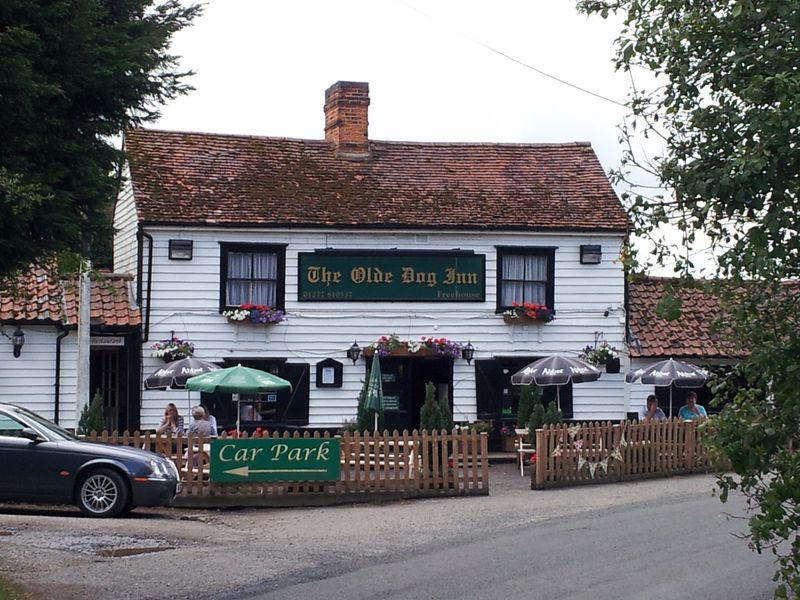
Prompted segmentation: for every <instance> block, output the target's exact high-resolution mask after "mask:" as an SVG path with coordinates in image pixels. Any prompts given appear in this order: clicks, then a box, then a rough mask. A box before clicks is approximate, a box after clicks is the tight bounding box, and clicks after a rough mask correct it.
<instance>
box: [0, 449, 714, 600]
mask: <svg viewBox="0 0 800 600" xmlns="http://www.w3.org/2000/svg"><path fill="white" fill-rule="evenodd" d="M713 489H714V477H713V476H711V475H692V476H685V477H674V478H670V479H652V480H645V481H638V482H631V483H621V484H607V485H596V486H581V487H574V488H563V489H557V490H549V491H531V489H530V480H529V479H528V478H522V477H520V476H519V471H518V470H517V469H516V468H515V465H513V464H496V465H492V467H491V471H490V495H489V496H481V497H467V498H443V499H425V500H409V501H403V502H396V503H387V504H366V505H364V504H359V505H352V506H349V505H348V506H336V507H329V508H302V509H297V508H292V509H286V508H281V509H245V510H194V509H192V510H190V509H169V508H163V509H139V510H136V511H134V512H133V513H131V515H130V516H129V517H128V518H123V519H110V520H96V519H87V518H83V517H81V516H79V513H78V511H77V509H76V510H73V509H71V508H68V507H64V508H60V509H58V510H49V509H41V508H35V509H34V508H31V507H23V506H14V505H2V504H0V537H2V541H0V544H2V553H1V554H0V570H2V571H3V572H4V573H5V574H6V575H7V576H8V577H9V578H10V579H12V580H14V581H16V582H18V583H19V584H20V585H21V586H22V587H23V588H24V589H25V590H27V591H29V592H30V593H31V596H32V598H36V599H49V598H59V599H61V600H71V599H76V600H77V599H80V600H85V599H86V598H112V597H113V598H120V599H122V598H135V599H145V598H153V599H155V598H160V599H164V598H193V599H202V598H218V597H224V596H226V595H229V594H235V593H236V592H237V591H242V590H247V589H253V588H257V587H258V586H259V584H261V583H263V582H266V581H269V580H272V579H274V578H282V577H287V576H291V574H292V573H293V572H295V571H297V570H298V569H300V568H305V569H308V568H316V567H319V568H320V569H324V568H325V566H326V564H329V563H331V562H332V561H336V562H339V561H341V560H342V559H346V560H352V561H355V562H358V561H359V560H362V559H364V558H370V557H371V558H374V557H382V556H389V555H394V554H396V553H404V552H409V551H411V550H413V549H414V548H415V547H420V546H425V545H430V544H442V543H446V544H449V545H452V544H456V543H458V541H459V540H467V539H471V538H474V537H476V536H483V535H487V534H490V535H502V534H503V532H504V531H510V530H513V529H516V528H519V527H526V526H531V525H535V523H537V522H540V521H542V520H545V519H549V518H554V517H559V516H564V515H569V514H575V513H580V512H585V511H593V510H602V509H604V508H606V507H609V506H620V505H625V504H629V503H638V502H642V501H648V500H652V501H654V502H669V501H674V500H677V499H679V498H680V497H681V496H685V495H689V494H692V495H696V494H698V493H707V494H709V495H710V494H711V493H712V491H713Z"/></svg>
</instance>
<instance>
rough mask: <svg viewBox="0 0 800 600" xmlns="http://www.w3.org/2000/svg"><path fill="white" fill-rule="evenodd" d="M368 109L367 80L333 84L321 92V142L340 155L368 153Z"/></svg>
mask: <svg viewBox="0 0 800 600" xmlns="http://www.w3.org/2000/svg"><path fill="white" fill-rule="evenodd" d="M368 112H369V84H368V83H359V82H354V81H338V82H336V83H334V84H333V85H332V86H331V87H329V88H328V89H327V90H326V91H325V141H326V142H333V144H334V146H335V147H336V151H337V152H338V153H340V154H350V155H367V154H369V136H368V134H367V128H368V119H367V116H368Z"/></svg>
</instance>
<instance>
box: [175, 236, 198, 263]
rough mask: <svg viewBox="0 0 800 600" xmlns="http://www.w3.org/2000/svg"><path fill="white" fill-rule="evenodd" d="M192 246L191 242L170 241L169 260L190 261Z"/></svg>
mask: <svg viewBox="0 0 800 600" xmlns="http://www.w3.org/2000/svg"><path fill="white" fill-rule="evenodd" d="M193 246H194V242H193V241H192V240H170V241H169V259H170V260H192V250H193Z"/></svg>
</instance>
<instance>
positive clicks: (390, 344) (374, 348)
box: [364, 334, 463, 358]
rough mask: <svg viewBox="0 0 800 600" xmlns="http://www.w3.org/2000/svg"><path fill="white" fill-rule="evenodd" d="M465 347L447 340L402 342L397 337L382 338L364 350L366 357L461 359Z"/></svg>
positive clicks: (422, 338)
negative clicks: (441, 357) (442, 357)
mask: <svg viewBox="0 0 800 600" xmlns="http://www.w3.org/2000/svg"><path fill="white" fill-rule="evenodd" d="M462 350H463V345H462V344H461V343H460V342H454V341H452V340H448V339H447V338H433V337H424V336H423V337H421V338H420V341H418V342H415V341H412V340H401V339H400V338H398V337H397V336H396V335H394V334H392V335H390V336H385V335H384V336H381V337H380V338H378V340H377V341H376V342H374V343H373V344H371V345H369V346H367V347H366V348H364V356H372V355H373V354H375V353H376V352H377V353H378V356H380V357H382V358H383V357H385V356H416V357H421V356H445V357H449V358H461V352H462Z"/></svg>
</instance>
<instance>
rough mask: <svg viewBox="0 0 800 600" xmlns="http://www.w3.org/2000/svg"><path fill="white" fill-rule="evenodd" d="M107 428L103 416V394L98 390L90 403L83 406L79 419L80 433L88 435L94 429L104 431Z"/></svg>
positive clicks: (98, 431)
mask: <svg viewBox="0 0 800 600" xmlns="http://www.w3.org/2000/svg"><path fill="white" fill-rule="evenodd" d="M105 428H106V426H105V418H104V417H103V394H101V393H100V390H97V391H96V392H95V394H94V397H93V398H92V401H91V402H90V403H89V404H85V405H84V406H83V410H82V411H81V417H80V419H79V420H78V433H80V434H82V435H88V434H90V433H92V432H93V431H94V432H96V433H100V432H102V431H103V430H104V429H105Z"/></svg>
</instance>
